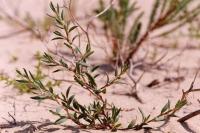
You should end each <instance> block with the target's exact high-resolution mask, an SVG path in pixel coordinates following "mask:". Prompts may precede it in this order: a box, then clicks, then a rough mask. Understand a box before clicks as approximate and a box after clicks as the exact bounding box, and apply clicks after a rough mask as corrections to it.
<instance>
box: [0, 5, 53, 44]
mask: <svg viewBox="0 0 200 133" xmlns="http://www.w3.org/2000/svg"><path fill="white" fill-rule="evenodd" d="M0 21H3V22H5V23H6V24H10V25H11V26H13V27H14V28H17V31H14V32H12V33H10V34H6V35H5V34H3V35H1V36H0V38H1V39H4V38H8V37H12V36H15V35H18V34H21V33H24V32H28V33H30V36H31V37H33V38H36V39H39V40H44V39H45V37H46V36H47V35H48V34H47V33H48V32H49V29H50V27H51V26H52V25H53V20H52V19H51V18H50V17H48V16H44V17H43V18H41V19H35V18H34V17H33V16H32V15H31V14H30V13H29V12H26V14H25V15H21V14H20V13H19V11H18V10H17V11H15V12H13V13H12V14H10V13H8V12H7V11H6V10H4V9H2V8H0Z"/></svg>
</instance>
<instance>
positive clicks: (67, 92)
mask: <svg viewBox="0 0 200 133" xmlns="http://www.w3.org/2000/svg"><path fill="white" fill-rule="evenodd" d="M71 88H72V86H69V87H68V88H67V91H66V97H67V98H68V96H69V92H70V89H71Z"/></svg>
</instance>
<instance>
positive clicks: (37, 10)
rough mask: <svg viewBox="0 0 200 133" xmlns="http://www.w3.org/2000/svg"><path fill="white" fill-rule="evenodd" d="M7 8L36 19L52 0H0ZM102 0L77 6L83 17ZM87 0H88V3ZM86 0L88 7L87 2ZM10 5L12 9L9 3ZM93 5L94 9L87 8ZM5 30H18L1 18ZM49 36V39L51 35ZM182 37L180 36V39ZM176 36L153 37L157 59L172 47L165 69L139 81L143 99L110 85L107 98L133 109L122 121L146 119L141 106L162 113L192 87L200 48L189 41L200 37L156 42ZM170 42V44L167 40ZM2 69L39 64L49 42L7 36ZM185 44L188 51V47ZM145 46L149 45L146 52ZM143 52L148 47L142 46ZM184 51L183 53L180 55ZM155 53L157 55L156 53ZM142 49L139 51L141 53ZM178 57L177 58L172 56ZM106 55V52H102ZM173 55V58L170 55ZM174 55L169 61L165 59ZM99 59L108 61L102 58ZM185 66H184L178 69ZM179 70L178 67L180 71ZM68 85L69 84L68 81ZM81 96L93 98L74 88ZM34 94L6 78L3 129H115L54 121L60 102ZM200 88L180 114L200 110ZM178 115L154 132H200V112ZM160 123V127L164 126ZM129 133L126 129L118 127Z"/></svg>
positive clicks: (5, 132)
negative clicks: (22, 91) (155, 84)
mask: <svg viewBox="0 0 200 133" xmlns="http://www.w3.org/2000/svg"><path fill="white" fill-rule="evenodd" d="M0 2H1V3H2V4H1V7H4V8H6V9H9V10H10V12H12V8H11V7H19V8H20V11H21V12H22V11H24V10H25V11H30V12H31V14H32V15H33V16H34V17H35V18H40V17H41V16H43V15H45V14H46V13H45V11H46V10H47V9H48V8H47V3H48V1H44V0H37V1H36V0H0ZM96 2H97V0H79V1H78V2H77V7H79V9H80V10H78V11H77V15H79V16H83V15H84V13H85V14H90V12H91V9H92V8H94V7H95V6H96V4H95V3H96ZM84 3H87V4H84ZM149 4H151V3H148V2H145V0H142V1H141V3H140V5H141V6H143V8H145V10H148V9H149ZM83 5H84V6H83ZM7 7H9V8H7ZM86 7H88V8H86ZM0 27H1V29H0V35H5V34H7V33H11V32H13V31H16V30H17V29H16V28H13V27H12V26H9V25H7V24H6V23H4V22H2V21H0ZM46 40H48V38H47V39H46ZM177 40H178V39H177ZM177 40H174V39H173V38H170V39H163V40H156V41H154V40H152V41H150V42H149V43H148V44H145V45H150V47H149V49H150V52H151V53H152V55H153V52H155V49H156V50H157V58H159V57H161V56H162V55H163V53H166V52H167V56H166V57H165V58H164V59H163V60H162V61H161V63H164V65H162V67H161V69H157V68H148V71H147V72H146V73H145V75H144V76H143V78H142V80H141V81H140V82H139V84H138V88H137V91H138V96H139V97H140V99H141V100H142V102H143V103H140V102H138V101H137V100H136V99H135V98H132V97H128V96H125V95H114V94H113V92H118V93H126V92H129V91H130V88H128V87H127V86H118V85H117V86H114V87H112V88H110V89H109V91H108V94H107V95H106V97H108V98H109V101H110V102H113V103H115V104H116V105H117V106H119V107H121V108H122V109H128V110H131V111H122V114H121V116H120V117H121V122H122V123H123V124H126V123H127V122H130V121H131V120H132V119H135V118H136V117H138V121H139V120H140V116H139V115H140V114H139V111H138V107H140V108H141V109H142V110H143V111H144V112H145V113H146V114H152V115H155V114H157V113H158V112H159V111H160V110H161V108H162V107H163V106H164V105H165V103H166V102H167V100H170V101H171V102H172V104H175V102H176V101H177V100H178V99H179V98H180V97H181V91H182V89H184V90H186V89H188V88H189V86H190V84H191V82H192V80H193V78H194V75H195V73H196V71H197V69H198V68H199V67H200V65H199V64H200V50H199V48H195V49H190V48H185V47H186V46H188V45H190V46H193V45H194V46H199V45H200V44H199V42H198V41H196V40H193V41H190V40H189V39H185V38H184V39H183V38H182V39H180V40H178V42H179V43H178V44H180V45H178V46H179V48H176V49H175V48H163V47H155V46H156V45H155V44H158V45H160V44H162V45H165V46H171V44H172V43H174V41H177ZM163 42H164V43H163ZM0 46H1V47H0V57H1V58H0V59H1V60H0V71H1V72H4V73H7V74H9V75H10V76H12V77H14V76H15V69H16V68H27V69H30V70H31V69H33V66H34V63H35V62H34V61H33V55H34V54H35V52H37V51H45V50H46V48H47V47H48V41H43V42H41V41H39V40H36V39H31V38H30V36H29V34H28V33H24V34H20V35H17V36H14V37H11V38H5V39H1V40H0ZM94 49H95V50H96V51H97V53H102V55H103V51H102V50H99V49H98V47H94ZM183 49H184V51H183ZM144 51H145V49H143V52H144ZM141 53H142V51H141ZM180 53H181V54H180ZM150 55H151V54H150ZM12 56H16V57H17V58H18V60H17V61H16V62H12V61H11V59H12ZM141 56H142V54H141V55H140V54H139V55H138V58H139V57H141ZM172 57H174V58H173V59H170V58H172ZM93 58H94V59H95V58H96V59H99V57H98V54H96V55H94V57H93ZM102 58H104V56H102ZM169 59H170V60H169ZM167 60H169V61H168V62H167V63H165V62H166V61H167ZM97 62H102V61H98V60H97ZM178 68H179V69H178ZM177 69H178V71H177ZM141 73H142V71H141V69H137V68H136V69H135V70H134V74H133V77H134V78H135V79H137V78H138V77H139V76H140V75H141ZM178 76H182V77H184V80H182V81H181V82H172V83H167V84H166V83H164V82H163V80H164V78H166V77H172V78H173V77H178ZM154 79H158V80H159V81H160V82H161V85H160V86H158V87H154V88H148V87H146V85H147V84H149V83H150V82H151V81H152V80H154ZM199 83H200V75H199V76H198V77H197V80H196V82H195V86H194V88H199V87H200V84H199ZM62 88H65V87H64V86H62ZM73 93H75V94H76V96H77V97H78V99H79V100H80V101H82V102H83V103H88V100H89V99H90V98H91V97H90V95H89V94H88V93H86V92H84V91H82V90H81V89H80V88H78V89H76V90H74V91H73ZM30 96H31V94H20V93H19V92H18V90H17V89H15V88H12V87H6V86H5V84H4V83H2V82H0V132H1V133H14V132H16V133H29V132H30V133H32V130H34V129H37V130H36V132H38V133H43V132H44V133H46V132H53V133H68V132H69V133H70V132H72V133H79V132H81V133H82V132H91V133H93V132H96V133H101V132H109V131H93V130H82V129H78V128H77V127H76V125H74V124H73V123H71V122H70V121H67V122H66V123H64V124H63V125H54V124H53V122H54V121H55V120H56V117H55V116H53V115H52V114H51V113H50V112H49V111H48V110H50V109H54V108H56V107H57V106H56V104H55V103H52V102H50V101H46V102H42V103H40V104H39V103H38V102H36V101H33V100H31V99H30ZM199 96H200V93H199V92H197V93H193V94H191V95H190V96H189V103H188V104H187V105H186V106H185V107H184V108H183V109H182V110H181V111H180V112H178V113H177V116H178V118H179V117H182V116H184V115H186V114H189V113H191V112H193V111H196V110H198V109H200V102H199V100H200V97H199ZM8 112H9V113H10V114H11V115H12V116H14V118H15V119H16V121H17V125H11V124H9V123H8V121H12V118H11V117H9V114H8ZM178 118H172V119H171V120H170V121H169V122H168V123H167V124H166V125H162V124H163V123H162V122H160V123H152V124H150V126H151V127H153V129H152V130H151V131H150V132H152V133H160V132H163V133H188V132H192V133H200V116H196V117H194V118H192V119H190V120H188V121H187V122H186V123H185V124H184V125H181V124H180V123H178V122H177V119H178ZM158 127H160V128H158ZM118 132H122V133H123V132H124V131H118ZM126 132H130V133H131V132H136V131H126ZM137 132H138V133H143V132H145V131H144V130H141V131H137Z"/></svg>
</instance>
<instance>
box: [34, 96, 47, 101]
mask: <svg viewBox="0 0 200 133" xmlns="http://www.w3.org/2000/svg"><path fill="white" fill-rule="evenodd" d="M47 98H48V97H47V96H34V97H31V99H34V100H45V99H47Z"/></svg>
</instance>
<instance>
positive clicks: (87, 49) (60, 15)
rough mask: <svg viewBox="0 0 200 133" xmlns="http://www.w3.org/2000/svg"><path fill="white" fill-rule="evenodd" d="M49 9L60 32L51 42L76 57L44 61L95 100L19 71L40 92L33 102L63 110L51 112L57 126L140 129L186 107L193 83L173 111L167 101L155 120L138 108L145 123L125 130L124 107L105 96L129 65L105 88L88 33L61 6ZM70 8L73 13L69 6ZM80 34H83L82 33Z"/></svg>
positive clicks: (23, 81)
mask: <svg viewBox="0 0 200 133" xmlns="http://www.w3.org/2000/svg"><path fill="white" fill-rule="evenodd" d="M50 8H51V10H52V12H53V16H51V17H52V18H54V20H55V21H56V27H57V30H56V31H55V32H54V34H55V37H54V38H53V39H52V40H54V41H55V40H56V41H59V40H62V41H61V42H62V43H63V46H64V47H65V48H67V49H69V50H70V51H71V54H72V55H73V58H71V57H66V56H64V55H63V56H57V55H56V54H49V53H44V55H43V57H42V60H41V62H42V63H44V64H46V65H47V66H49V67H51V68H54V70H52V73H59V72H68V73H70V74H71V75H72V77H73V79H74V81H75V82H76V84H77V85H79V86H80V87H81V88H82V89H84V90H86V91H88V92H89V93H90V94H91V95H92V96H93V97H94V100H92V101H90V104H88V105H82V104H81V103H80V101H79V100H78V99H76V98H75V95H71V93H70V90H71V89H73V86H69V87H67V89H66V91H65V92H63V91H62V92H57V91H55V88H54V87H53V86H46V85H44V83H43V81H41V80H40V79H38V78H36V77H35V75H34V74H32V73H31V72H30V71H27V70H26V69H23V71H19V70H17V73H18V75H19V79H18V80H17V82H19V83H20V84H23V85H27V86H31V87H33V88H35V89H37V90H40V91H37V93H36V94H37V95H36V96H34V97H32V99H35V100H46V99H49V100H52V101H54V102H56V103H57V104H58V105H59V106H61V109H56V111H53V110H50V112H51V113H52V114H54V115H56V116H58V117H59V118H58V120H56V122H55V123H56V124H60V123H63V122H65V121H66V120H71V121H73V122H74V123H75V124H77V125H78V126H79V127H80V128H87V129H109V130H112V131H116V130H129V129H134V130H139V129H142V128H144V126H146V125H148V124H149V123H151V122H157V121H161V120H166V119H168V118H170V117H172V116H174V114H175V113H176V112H177V111H179V110H180V109H181V108H182V107H183V106H184V105H186V103H187V95H188V94H189V93H190V92H193V91H195V90H194V89H193V84H194V81H193V82H192V85H191V87H190V89H189V90H188V91H183V95H182V97H181V99H180V100H178V102H177V103H176V104H175V106H174V107H173V108H171V107H170V102H168V103H167V104H166V105H165V106H164V107H163V108H162V110H161V113H160V114H159V115H157V116H156V117H151V116H150V115H148V116H145V115H144V113H143V112H142V111H141V109H139V110H140V112H141V114H142V122H141V123H138V124H137V123H136V121H132V122H130V123H129V124H128V126H127V127H122V124H121V123H120V121H119V115H120V112H121V108H118V107H116V106H115V105H114V104H111V103H108V102H107V101H108V100H107V99H106V98H105V97H104V94H106V93H107V89H108V87H110V86H112V85H114V84H116V83H119V82H118V81H119V80H120V79H121V77H122V76H123V74H124V73H125V72H126V71H127V69H128V68H129V65H127V64H126V65H124V66H122V67H121V68H120V69H117V70H116V71H115V75H114V77H113V78H110V76H109V75H106V77H107V80H106V82H105V83H104V84H103V85H102V84H100V83H99V80H98V78H99V77H100V76H101V75H99V74H98V66H92V65H90V63H88V58H89V57H90V56H91V55H92V54H93V51H92V48H91V44H90V38H89V36H88V33H87V32H86V31H85V30H84V29H83V28H82V27H81V25H80V24H79V23H78V22H77V21H76V20H75V19H74V17H73V15H72V14H71V15H70V16H71V18H72V19H70V20H68V19H66V18H65V17H64V16H65V15H64V14H65V12H64V11H63V9H62V8H61V7H60V6H59V5H58V4H57V5H56V6H55V5H54V4H53V3H50ZM67 8H68V9H69V11H70V5H69V7H67ZM69 14H70V12H69ZM81 32H83V34H81ZM81 38H86V39H87V41H86V43H85V41H83V42H80V43H81V46H82V48H80V47H79V46H80V45H77V44H76V43H75V42H76V39H77V40H81ZM84 43H85V45H84ZM83 46H84V48H83ZM70 74H68V75H70ZM61 110H62V111H61Z"/></svg>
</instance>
